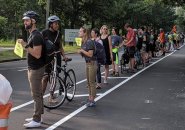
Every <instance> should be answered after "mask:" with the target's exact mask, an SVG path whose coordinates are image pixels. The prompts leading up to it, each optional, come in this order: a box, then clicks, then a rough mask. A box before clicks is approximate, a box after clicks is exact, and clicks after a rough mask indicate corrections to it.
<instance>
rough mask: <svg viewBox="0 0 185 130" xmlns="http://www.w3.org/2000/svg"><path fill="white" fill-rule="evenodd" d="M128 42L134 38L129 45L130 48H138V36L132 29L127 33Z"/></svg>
mask: <svg viewBox="0 0 185 130" xmlns="http://www.w3.org/2000/svg"><path fill="white" fill-rule="evenodd" d="M126 37H127V41H128V42H129V41H130V40H131V38H132V37H133V40H132V41H131V42H130V43H129V44H128V45H127V46H129V47H131V46H136V34H135V32H134V30H133V29H132V28H129V30H128V33H127V36H126Z"/></svg>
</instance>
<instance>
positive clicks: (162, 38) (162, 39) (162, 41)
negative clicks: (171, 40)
mask: <svg viewBox="0 0 185 130" xmlns="http://www.w3.org/2000/svg"><path fill="white" fill-rule="evenodd" d="M159 41H160V43H165V34H164V32H161V33H160V35H159Z"/></svg>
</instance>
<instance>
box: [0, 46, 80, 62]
mask: <svg viewBox="0 0 185 130" xmlns="http://www.w3.org/2000/svg"><path fill="white" fill-rule="evenodd" d="M0 45H1V44H0ZM13 46H14V45H13ZM6 47H7V46H6ZM79 48H80V47H78V46H76V45H74V46H69V45H66V46H65V47H64V51H65V53H76V52H77V50H78V49H79ZM25 57H26V52H25V53H24V58H25ZM12 59H21V58H20V57H18V56H17V55H16V54H15V53H14V52H13V50H7V51H2V52H0V61H3V60H12Z"/></svg>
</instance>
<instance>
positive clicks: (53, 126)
mask: <svg viewBox="0 0 185 130" xmlns="http://www.w3.org/2000/svg"><path fill="white" fill-rule="evenodd" d="M183 46H184V45H183ZM175 52H176V51H174V52H171V53H170V54H168V55H166V56H164V57H162V58H161V59H159V60H158V61H156V62H154V63H153V64H150V65H149V66H147V67H145V68H143V69H142V70H140V71H138V72H137V73H135V74H133V75H132V76H130V77H129V78H128V79H126V80H124V81H122V82H121V83H119V84H117V85H116V86H114V87H113V88H111V89H109V90H107V91H106V92H105V93H103V94H102V95H100V96H98V97H96V98H95V102H97V101H98V100H100V99H101V98H103V97H104V96H106V95H107V94H109V93H111V92H112V91H114V90H115V89H117V88H119V87H120V86H121V85H123V84H124V83H126V82H128V81H129V80H131V79H132V78H134V77H136V76H137V75H139V74H140V73H142V72H143V71H145V70H146V69H148V68H150V67H152V66H153V65H155V64H157V63H158V62H160V61H161V60H163V59H165V58H166V57H168V56H170V55H172V54H173V53H175ZM86 108H87V107H86V106H85V105H83V106H82V107H80V108H78V109H77V110H75V111H74V112H72V113H70V114H69V115H67V116H65V117H64V118H62V119H61V120H59V121H58V122H56V123H55V124H53V125H51V126H50V127H48V128H47V129H45V130H54V129H55V128H57V127H58V126H60V125H62V124H63V123H64V122H66V121H68V120H69V119H71V118H72V117H74V116H75V115H77V114H78V113H80V112H81V111H83V110H84V109H86Z"/></svg>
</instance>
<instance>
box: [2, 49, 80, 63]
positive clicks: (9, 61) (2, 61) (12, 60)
mask: <svg viewBox="0 0 185 130" xmlns="http://www.w3.org/2000/svg"><path fill="white" fill-rule="evenodd" d="M70 54H77V53H75V52H74V53H72V52H71V53H66V55H70ZM19 60H26V58H17V59H10V60H1V61H0V63H4V62H11V61H19Z"/></svg>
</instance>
